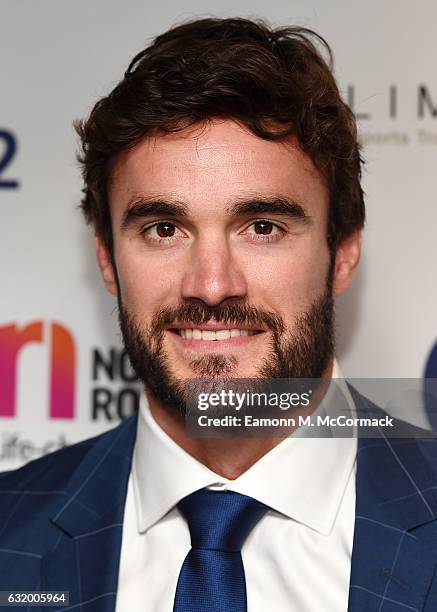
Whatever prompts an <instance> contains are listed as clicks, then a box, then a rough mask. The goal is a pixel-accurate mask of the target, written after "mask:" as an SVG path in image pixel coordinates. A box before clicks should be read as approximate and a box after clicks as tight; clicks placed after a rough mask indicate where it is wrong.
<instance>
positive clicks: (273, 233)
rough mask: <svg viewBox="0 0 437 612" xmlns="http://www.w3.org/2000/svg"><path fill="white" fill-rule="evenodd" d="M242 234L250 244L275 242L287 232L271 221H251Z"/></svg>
mask: <svg viewBox="0 0 437 612" xmlns="http://www.w3.org/2000/svg"><path fill="white" fill-rule="evenodd" d="M243 233H244V234H246V235H247V236H248V237H249V239H250V240H251V241H252V242H276V241H277V240H281V238H283V237H284V235H285V234H286V233H287V232H286V230H285V229H284V228H282V227H281V226H280V225H278V224H277V223H274V222H273V221H267V220H266V219H258V220H256V221H252V223H251V224H250V225H249V226H248V227H247V229H246V230H245V231H244V232H243Z"/></svg>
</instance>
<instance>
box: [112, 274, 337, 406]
mask: <svg viewBox="0 0 437 612" xmlns="http://www.w3.org/2000/svg"><path fill="white" fill-rule="evenodd" d="M332 268H333V266H330V270H329V273H328V278H327V282H326V285H325V290H324V293H323V294H322V295H321V296H320V297H319V298H317V299H316V300H314V301H313V303H312V304H311V305H310V307H309V308H308V309H307V310H306V311H305V312H302V313H300V314H299V315H297V317H296V319H295V321H294V328H293V331H287V328H286V325H285V323H284V321H283V319H282V317H280V316H278V315H277V314H274V313H272V312H269V311H265V310H263V309H261V308H256V307H254V306H250V305H247V304H244V303H232V304H226V303H224V302H223V303H221V304H218V305H216V306H208V305H207V304H205V303H204V302H201V301H191V302H186V303H183V304H181V305H179V306H176V307H163V308H161V309H160V310H159V311H158V312H157V313H156V315H155V316H154V318H153V320H152V323H151V325H150V327H149V328H148V329H147V330H146V331H144V329H143V328H142V327H141V325H140V323H139V322H138V321H137V320H136V319H135V317H134V316H133V315H132V314H131V313H129V312H128V311H127V310H126V309H125V308H124V306H123V303H122V300H121V297H120V291H119V294H118V308H119V310H118V314H119V325H120V330H121V333H122V336H123V341H124V345H125V349H126V352H127V354H128V356H129V359H130V362H131V364H132V367H133V369H134V371H135V373H136V375H137V377H138V378H139V380H140V381H141V382H142V383H143V384H144V385H145V387H146V388H147V389H148V390H149V392H151V393H152V394H153V396H154V397H155V399H156V400H157V401H158V402H159V403H160V404H161V405H162V406H163V407H164V408H166V409H167V410H171V411H172V412H174V411H176V412H177V413H178V414H180V415H185V414H186V411H187V380H185V379H181V378H178V377H177V376H176V375H175V374H174V372H173V370H172V365H171V361H170V359H169V357H168V355H167V353H166V351H165V348H164V335H165V333H166V330H167V328H168V327H169V326H170V325H174V324H175V323H189V324H192V327H193V328H195V327H196V325H199V324H202V323H205V322H207V321H209V320H211V319H214V320H215V321H217V322H221V323H227V324H232V326H233V327H235V328H238V326H239V324H242V325H248V326H251V327H253V328H257V327H258V328H260V327H263V328H267V329H268V330H269V331H270V336H271V340H270V346H269V348H268V350H267V354H266V356H265V358H264V360H263V361H262V363H261V365H260V367H259V368H258V371H257V372H256V373H255V376H254V378H255V379H257V380H259V379H261V380H265V379H270V380H271V379H280V378H282V379H290V378H299V379H311V378H312V379H314V378H321V377H322V375H323V373H324V371H325V370H326V367H327V365H328V363H329V360H330V359H331V357H332V356H333V354H334V300H333V297H332V278H333V269H332ZM188 365H189V366H190V368H191V370H192V371H193V377H192V378H193V379H196V378H200V379H203V378H206V379H218V378H225V377H226V376H229V375H230V374H231V373H232V371H233V370H234V369H235V367H236V366H237V365H238V359H237V358H236V357H235V356H234V355H224V354H220V353H219V352H217V353H213V354H208V355H202V356H201V357H198V358H193V359H192V360H190V361H189V362H188ZM190 380H191V379H190Z"/></svg>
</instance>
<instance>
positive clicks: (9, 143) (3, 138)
mask: <svg viewBox="0 0 437 612" xmlns="http://www.w3.org/2000/svg"><path fill="white" fill-rule="evenodd" d="M2 144H3V146H2ZM16 152H17V139H16V138H15V136H14V135H13V134H12V132H9V131H8V130H2V129H0V189H17V187H18V181H17V180H16V179H5V178H3V174H4V172H5V171H6V169H7V167H8V166H9V165H10V164H11V162H12V160H13V159H14V157H15V154H16Z"/></svg>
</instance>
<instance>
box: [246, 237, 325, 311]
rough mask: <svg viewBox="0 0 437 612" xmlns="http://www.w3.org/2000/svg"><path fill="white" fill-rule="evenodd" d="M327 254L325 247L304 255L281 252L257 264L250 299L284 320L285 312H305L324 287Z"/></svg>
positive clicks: (253, 273) (253, 274) (260, 259)
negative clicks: (261, 302)
mask: <svg viewBox="0 0 437 612" xmlns="http://www.w3.org/2000/svg"><path fill="white" fill-rule="evenodd" d="M328 269H329V251H328V249H327V248H326V249H325V248H323V249H322V248H321V249H318V250H308V252H306V253H302V252H301V253H299V256H297V254H293V253H284V254H281V256H279V257H276V258H273V259H272V260H263V259H262V258H259V259H258V261H257V267H256V271H253V262H252V273H251V279H250V280H251V282H249V287H252V291H250V293H252V296H251V297H252V299H253V300H255V301H256V300H257V298H258V299H259V298H261V299H262V301H263V302H264V303H266V304H268V306H269V307H270V308H271V309H272V310H274V311H276V312H281V313H282V314H283V316H284V317H285V318H286V316H287V313H296V312H301V311H303V310H306V309H307V308H308V305H309V304H311V303H312V302H313V301H314V300H315V299H317V298H318V297H320V296H321V295H322V294H323V292H324V290H325V286H326V279H327V274H328Z"/></svg>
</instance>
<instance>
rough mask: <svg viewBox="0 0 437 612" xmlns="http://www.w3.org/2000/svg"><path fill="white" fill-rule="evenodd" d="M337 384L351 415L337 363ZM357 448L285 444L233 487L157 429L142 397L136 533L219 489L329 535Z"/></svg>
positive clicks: (135, 471) (343, 443)
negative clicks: (203, 492)
mask: <svg viewBox="0 0 437 612" xmlns="http://www.w3.org/2000/svg"><path fill="white" fill-rule="evenodd" d="M333 378H335V379H338V380H337V384H339V385H340V386H341V388H342V391H343V393H344V396H345V397H346V398H347V402H348V404H349V406H350V407H351V409H352V410H353V408H352V407H353V400H352V397H351V396H350V393H349V391H348V389H347V386H346V384H345V383H344V381H342V374H341V371H340V369H339V367H338V364H337V362H336V360H335V361H334V370H333ZM328 393H329V392H328ZM356 447H357V441H356V437H348V438H338V437H330V438H314V437H313V438H311V437H310V438H304V437H299V436H297V437H290V438H285V439H284V440H283V441H282V442H281V443H280V444H278V445H277V446H275V447H274V448H273V449H272V450H271V451H269V452H268V453H266V454H265V455H264V456H263V457H261V459H259V460H258V461H257V462H256V463H255V464H254V465H253V466H252V467H250V468H249V469H248V470H247V471H246V472H244V473H243V474H242V475H241V476H239V477H238V478H236V479H235V480H232V481H229V480H227V479H225V478H223V477H222V476H219V475H218V474H215V473H214V472H213V471H211V470H210V469H208V468H207V467H206V466H205V465H203V464H202V463H200V462H199V461H197V460H196V459H194V457H192V456H191V455H190V454H188V453H187V452H186V451H185V450H183V449H182V448H181V447H180V446H178V445H177V444H176V443H175V442H174V441H173V440H172V439H171V438H170V437H169V436H168V435H167V434H166V433H165V432H164V431H163V430H162V429H161V427H160V426H159V425H158V424H157V423H156V421H155V420H154V418H153V416H152V414H151V413H150V410H149V408H148V406H147V402H146V400H145V397H144V396H143V398H142V401H141V407H140V414H139V419H138V430H137V439H136V443H135V449H134V456H133V466H132V480H133V489H134V499H135V507H136V514H137V524H138V531H139V532H143V531H146V530H147V529H148V528H149V527H151V526H152V525H153V524H154V523H156V522H157V521H158V520H160V519H161V518H162V517H163V516H164V515H165V514H166V513H167V512H168V511H169V510H171V509H172V508H173V507H174V506H175V505H176V504H177V503H178V502H179V501H180V500H181V499H182V498H183V497H185V496H186V495H189V494H190V493H193V492H194V491H196V490H198V489H202V488H204V487H208V486H214V485H218V486H220V488H221V489H225V488H226V489H228V490H230V491H235V492H237V493H242V494H244V495H249V496H251V497H254V498H255V499H258V500H259V501H261V502H262V503H264V504H266V505H267V506H269V507H270V508H272V509H273V510H275V511H277V512H279V513H281V514H282V515H285V516H287V517H289V518H290V519H293V520H295V521H298V522H299V523H303V524H305V525H307V526H308V527H310V528H312V529H314V530H316V531H318V532H320V533H322V534H325V535H327V534H329V532H330V531H331V529H332V527H333V525H334V522H335V518H336V516H337V513H338V510H339V508H340V503H341V500H342V498H343V494H344V492H345V489H346V486H347V483H348V480H349V478H350V476H351V472H352V469H353V466H354V463H355V456H356ZM302 466H304V467H303V468H302Z"/></svg>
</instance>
